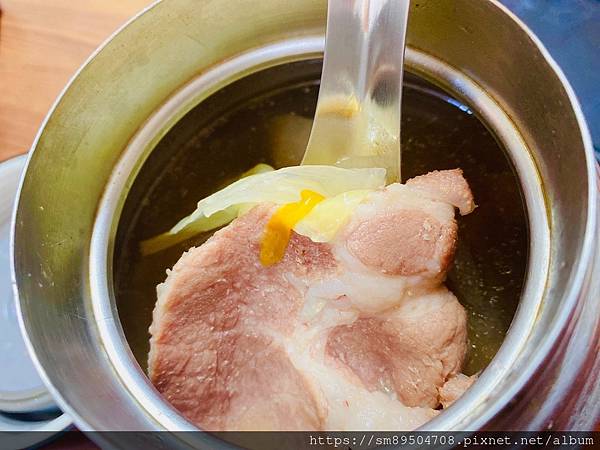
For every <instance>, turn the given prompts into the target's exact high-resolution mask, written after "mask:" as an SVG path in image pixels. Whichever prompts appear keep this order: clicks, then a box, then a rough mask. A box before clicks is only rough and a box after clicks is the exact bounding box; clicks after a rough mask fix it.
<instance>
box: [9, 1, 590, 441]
mask: <svg viewBox="0 0 600 450" xmlns="http://www.w3.org/2000/svg"><path fill="white" fill-rule="evenodd" d="M325 6H326V2H324V1H317V0H294V1H291V0H290V1H281V0H262V1H260V2H256V1H251V0H228V1H222V0H221V1H218V0H212V1H211V0H206V1H202V2H198V1H192V0H164V1H161V2H157V3H156V4H154V5H153V6H152V7H150V8H149V9H147V10H146V11H144V12H143V13H142V14H140V15H139V16H137V17H136V18H135V19H134V20H132V21H131V22H130V23H129V24H128V25H127V26H125V27H124V28H123V29H121V30H120V31H119V32H118V33H117V34H115V35H114V36H113V37H112V38H111V39H110V40H109V41H108V42H107V43H106V44H105V45H104V46H103V47H102V48H101V49H100V50H99V51H98V52H97V53H96V54H95V55H93V57H92V58H91V59H90V60H89V61H88V62H87V63H86V65H85V66H84V67H83V68H82V69H81V70H80V72H79V73H78V74H77V75H76V77H75V78H74V79H73V80H72V81H71V83H70V84H69V86H68V87H67V89H66V90H65V91H64V92H63V94H62V95H61V97H60V98H59V100H58V102H57V103H56V105H55V107H54V108H53V110H52V112H51V113H50V115H49V116H48V118H47V119H46V122H45V123H44V125H43V127H42V129H41V130H40V133H39V135H38V137H37V139H36V142H35V144H34V151H33V153H32V155H31V157H30V159H29V163H28V167H27V172H26V175H25V177H24V179H23V183H22V187H21V191H20V198H19V203H18V209H17V211H16V215H15V223H14V248H13V252H14V278H15V281H16V288H17V291H18V298H19V307H20V312H21V316H22V322H23V327H24V329H25V331H26V333H27V335H28V338H29V346H30V349H31V351H32V352H33V354H34V355H35V359H36V360H37V364H38V368H39V369H40V370H41V371H42V373H43V376H44V379H45V381H46V383H47V384H48V385H49V387H50V389H51V392H52V394H53V395H54V396H55V397H56V400H57V402H58V403H59V405H60V406H61V407H62V408H63V409H64V410H65V411H66V412H68V414H69V415H71V416H72V417H73V419H74V420H75V423H76V424H77V425H78V426H79V427H80V428H81V429H83V430H165V429H168V430H191V429H194V428H193V426H191V425H190V424H189V423H188V422H187V421H185V419H183V418H182V417H181V416H180V415H179V414H178V413H177V412H176V411H175V410H173V409H172V408H171V407H170V406H169V405H168V404H167V403H166V402H165V401H164V400H163V399H162V398H161V397H160V396H159V395H158V393H157V392H156V390H154V388H153V387H152V386H151V384H150V383H149V381H148V380H147V378H146V377H145V375H144V373H143V372H142V371H141V370H140V368H139V366H138V365H137V363H136V362H135V360H134V358H133V356H132V354H131V351H130V350H129V348H128V346H127V342H126V341H125V338H124V334H123V331H122V329H121V327H120V324H119V319H118V315H117V310H116V305H115V300H114V293H113V287H112V275H111V274H112V268H111V264H112V252H113V245H114V237H115V231H116V227H117V223H118V220H119V216H120V213H121V209H122V206H123V204H124V201H125V198H126V196H127V192H128V189H129V187H130V186H131V184H132V180H133V179H134V178H135V176H136V174H137V173H138V170H139V168H140V167H141V165H142V163H143V161H144V160H145V158H146V157H147V156H148V154H149V153H150V152H151V150H152V148H153V147H154V145H155V144H156V143H157V141H158V140H159V139H160V138H161V137H162V136H164V134H165V133H166V131H167V130H168V129H169V128H171V127H172V126H173V124H174V123H176V122H177V120H178V119H179V118H181V117H182V116H183V115H184V114H185V113H186V112H187V111H189V110H190V109H191V108H192V107H193V106H195V105H197V104H198V103H199V102H201V101H202V100H204V99H205V98H207V97H208V96H209V95H210V94H212V93H214V92H215V91H216V90H218V89H220V88H222V87H223V86H226V85H227V84H229V83H231V82H232V81H234V80H237V79H240V78H242V77H244V76H245V75H247V74H249V73H253V72H256V71H258V70H260V69H263V68H266V67H270V66H274V65H277V64H283V63H286V62H290V61H297V60H302V59H308V58H314V57H318V56H319V54H320V52H322V48H323V36H324V29H323V27H324V23H325ZM408 43H409V48H408V50H407V58H406V62H407V64H408V70H409V71H411V72H413V73H416V74H418V75H420V76H422V77H424V78H426V79H428V80H430V81H432V82H434V83H436V84H438V85H439V86H441V87H443V88H444V89H446V90H447V91H449V92H452V93H453V94H454V95H455V96H457V97H458V98H459V99H461V100H463V101H464V102H466V103H467V104H469V105H471V106H472V107H473V108H474V109H475V110H476V112H477V113H478V114H479V115H480V117H482V118H483V119H484V121H485V122H486V123H487V124H488V126H489V127H490V128H492V130H493V131H494V133H495V134H496V136H497V137H498V139H499V140H501V141H502V144H503V146H504V147H505V148H506V149H507V151H508V153H509V154H510V158H511V159H512V162H513V164H514V166H515V167H516V169H517V172H518V175H519V178H520V181H521V183H522V187H523V192H524V196H525V201H526V204H527V210H528V217H529V227H530V249H529V266H528V273H527V280H526V286H525V289H524V293H523V297H522V300H521V303H520V306H519V308H518V311H517V314H516V316H515V319H514V320H513V323H512V326H511V329H510V331H509V333H508V335H507V337H506V340H505V342H504V344H503V346H502V348H501V349H500V351H499V352H498V354H497V355H496V357H495V359H494V360H493V361H492V363H491V364H490V366H489V367H488V368H487V369H486V370H485V371H484V373H483V374H482V376H481V378H480V379H479V381H478V382H477V383H476V385H475V386H474V387H473V388H472V389H471V390H469V391H468V393H467V394H466V395H464V396H463V397H462V398H461V399H460V400H459V401H458V402H457V403H456V404H455V405H454V406H453V407H452V408H451V409H450V410H449V411H448V412H446V413H443V414H441V415H440V416H438V417H437V418H436V419H434V420H432V421H431V422H430V423H428V424H427V425H426V426H425V427H424V428H425V429H429V430H433V429H437V430H474V429H543V428H551V429H583V430H586V429H591V428H593V426H594V425H595V423H597V421H598V419H599V418H600V381H599V374H600V358H599V356H598V354H599V352H598V350H599V347H598V346H599V342H600V340H599V337H600V303H599V302H598V301H597V300H598V298H599V294H600V276H599V275H600V265H599V261H598V259H599V256H598V255H599V254H600V253H599V252H598V246H599V244H598V238H597V235H598V175H597V168H596V165H595V162H594V158H593V152H592V146H591V142H590V137H589V133H588V131H587V127H586V124H585V121H584V119H583V116H582V113H581V110H580V107H579V104H578V102H577V100H576V98H575V96H574V94H573V91H572V89H571V88H570V86H569V84H568V82H567V81H566V79H565V78H564V76H563V75H562V72H561V71H560V69H559V68H558V67H557V66H556V64H555V63H554V61H553V60H552V59H551V57H550V56H549V55H548V53H547V52H546V50H545V49H544V48H543V46H542V45H541V44H540V42H539V41H538V40H537V39H536V37H535V36H534V35H533V34H532V33H531V32H530V31H529V30H527V28H526V27H525V26H524V25H523V24H522V23H521V22H520V21H519V20H518V19H517V18H515V17H514V16H513V15H512V14H511V13H510V12H508V11H507V10H506V9H505V8H504V7H502V6H501V5H500V4H499V3H497V2H496V1H492V0H489V1H483V0H456V1H452V2H449V1H446V0H420V1H415V2H413V8H412V10H411V18H410V26H409V34H408ZM105 438H106V439H110V436H109V435H106V436H105ZM180 438H181V439H183V438H184V437H182V436H179V437H174V438H173V439H180ZM140 439H143V437H140ZM147 439H149V440H150V439H153V438H152V437H151V436H148V437H147ZM203 439H210V438H209V437H204V438H203ZM153 442H154V441H148V442H147V443H146V445H153ZM203 442H204V443H205V444H206V445H214V443H209V442H208V441H203Z"/></svg>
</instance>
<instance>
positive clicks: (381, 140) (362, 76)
mask: <svg viewBox="0 0 600 450" xmlns="http://www.w3.org/2000/svg"><path fill="white" fill-rule="evenodd" d="M409 5H410V1H409V0H329V3H328V13H327V36H326V42H325V56H324V61H323V72H322V75H321V86H320V90H319V100H318V103H317V110H316V113H315V119H314V122H313V127H312V131H311V135H310V140H309V143H308V147H307V150H306V153H305V155H304V159H303V161H302V164H333V165H337V166H341V167H384V168H386V169H387V171H388V182H393V181H398V180H399V179H400V105H401V93H402V67H403V59H404V45H405V36H406V27H407V21H408V9H409Z"/></svg>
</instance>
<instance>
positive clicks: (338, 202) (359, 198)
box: [294, 189, 374, 242]
mask: <svg viewBox="0 0 600 450" xmlns="http://www.w3.org/2000/svg"><path fill="white" fill-rule="evenodd" d="M372 192H374V190H373V189H357V190H353V191H348V192H343V193H341V194H338V195H336V196H334V197H328V198H326V199H325V200H324V201H322V202H321V203H319V204H318V205H316V206H315V208H314V209H313V210H312V211H311V212H310V213H309V214H307V215H306V216H305V217H304V218H303V219H302V220H301V221H299V222H298V223H297V224H296V225H295V226H294V231H295V232H296V233H298V234H301V235H303V236H306V237H308V238H310V239H311V240H312V241H313V242H330V241H331V240H333V238H334V237H335V235H336V234H337V232H338V230H339V229H340V228H341V227H342V225H344V224H345V223H346V222H347V221H348V219H349V218H350V216H351V215H352V213H353V212H354V210H355V209H356V207H357V206H358V205H360V204H361V203H362V202H363V201H364V200H365V199H366V198H367V197H368V196H369V195H370V194H371V193H372Z"/></svg>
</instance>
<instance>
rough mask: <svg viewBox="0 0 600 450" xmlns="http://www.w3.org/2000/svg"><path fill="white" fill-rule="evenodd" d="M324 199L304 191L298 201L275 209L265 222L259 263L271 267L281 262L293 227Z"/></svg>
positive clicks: (316, 194) (312, 192) (311, 192)
mask: <svg viewBox="0 0 600 450" xmlns="http://www.w3.org/2000/svg"><path fill="white" fill-rule="evenodd" d="M324 199H325V197H324V196H322V195H321V194H319V193H317V192H314V191H310V190H308V189H304V190H303V191H302V192H300V201H298V202H294V203H288V204H286V205H283V206H281V207H279V208H278V209H277V211H276V212H275V214H273V216H272V217H271V219H269V222H267V225H266V226H265V234H264V235H263V238H262V241H261V243H260V262H261V264H262V265H263V266H272V265H273V264H276V263H278V262H279V261H281V259H282V258H283V255H284V254H285V250H286V248H287V246H288V243H289V240H290V236H291V233H292V229H293V228H294V226H295V225H296V224H297V223H298V222H299V221H300V220H302V219H303V218H304V217H305V216H306V215H307V214H308V213H310V212H311V210H312V209H313V208H314V207H315V206H317V205H318V204H319V203H320V202H322V201H323V200H324Z"/></svg>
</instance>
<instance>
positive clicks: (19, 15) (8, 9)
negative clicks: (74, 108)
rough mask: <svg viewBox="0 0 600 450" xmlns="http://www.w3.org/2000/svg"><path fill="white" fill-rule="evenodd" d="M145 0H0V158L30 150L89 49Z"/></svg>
mask: <svg viewBox="0 0 600 450" xmlns="http://www.w3.org/2000/svg"><path fill="white" fill-rule="evenodd" d="M150 3H152V2H151V1H150V0H0V11H1V16H0V161H3V160H5V159H7V158H10V157H11V156H15V155H18V154H20V153H25V152H26V151H27V150H29V147H30V146H31V144H32V142H33V139H34V137H35V134H36V132H37V130H38V128H39V126H40V124H41V123H42V120H43V119H44V117H45V115H46V113H47V112H48V110H49V109H50V107H51V106H52V104H53V102H54V100H55V99H56V97H57V96H58V94H59V93H60V92H61V90H62V89H63V87H64V86H65V84H66V83H67V82H68V80H69V79H70V78H71V76H72V75H73V74H74V73H75V71H76V70H77V69H78V68H79V66H81V64H83V62H84V61H85V60H86V59H87V57H88V56H89V55H90V54H91V53H92V51H93V50H94V49H95V48H96V47H98V45H100V44H101V43H102V42H103V41H104V40H106V38H107V37H108V36H110V35H111V33H113V32H114V31H115V30H116V29H117V28H118V27H119V26H120V25H121V24H123V23H124V22H125V21H126V20H127V19H128V18H129V17H131V16H133V15H134V14H135V13H136V12H138V11H140V10H141V9H143V8H144V7H145V6H147V5H149V4H150Z"/></svg>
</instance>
